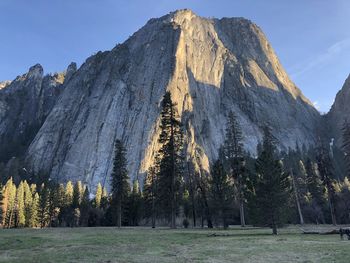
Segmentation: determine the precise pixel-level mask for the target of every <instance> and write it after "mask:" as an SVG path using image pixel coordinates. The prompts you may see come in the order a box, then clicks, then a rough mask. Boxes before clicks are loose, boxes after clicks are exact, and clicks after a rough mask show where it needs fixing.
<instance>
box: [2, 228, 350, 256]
mask: <svg viewBox="0 0 350 263" xmlns="http://www.w3.org/2000/svg"><path fill="white" fill-rule="evenodd" d="M349 248H350V241H347V240H346V241H341V240H340V237H339V236H338V235H304V234H301V233H300V230H299V229H298V228H296V227H288V228H284V229H281V230H280V234H279V235H278V236H272V235H271V230H270V229H253V228H245V229H242V228H233V229H229V230H217V229H214V230H207V229H203V230H202V229H186V230H185V229H177V230H170V229H150V228H141V227H139V228H122V229H117V228H104V227H99V228H52V229H2V230H0V262H26V263H30V262H33V263H34V262H35V263H40V262H45V263H46V262H60V263H64V262H86V263H88V262H152V263H153V262H162V263H163V262H164V263H165V262H327V263H328V262H349V258H350V249H349Z"/></svg>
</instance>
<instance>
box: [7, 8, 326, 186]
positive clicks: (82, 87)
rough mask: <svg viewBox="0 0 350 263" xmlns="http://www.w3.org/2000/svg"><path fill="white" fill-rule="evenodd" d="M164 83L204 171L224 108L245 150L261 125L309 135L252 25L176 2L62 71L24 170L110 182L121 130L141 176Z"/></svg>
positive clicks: (306, 120)
mask: <svg viewBox="0 0 350 263" xmlns="http://www.w3.org/2000/svg"><path fill="white" fill-rule="evenodd" d="M39 75H40V74H39ZM67 75H68V73H67ZM11 85H12V84H11ZM34 87H35V85H34V86H33V89H35V88H34ZM166 90H169V91H171V93H172V98H173V100H174V102H175V103H176V105H177V106H176V107H177V110H178V113H179V116H181V118H182V121H183V124H184V130H185V140H186V151H187V153H188V154H187V158H188V159H191V160H192V161H193V162H194V163H195V165H196V167H197V168H198V169H201V170H203V171H208V170H209V163H210V161H211V160H213V158H215V157H216V156H217V150H218V147H219V146H220V144H221V143H222V142H223V137H224V129H225V123H226V116H227V114H228V112H229V111H230V110H232V111H234V112H235V113H236V115H237V116H238V118H239V120H240V123H241V125H242V128H243V131H244V134H245V147H246V149H247V150H249V151H251V152H254V151H255V147H256V144H257V143H258V141H259V140H260V139H261V126H262V125H264V124H266V123H270V125H271V126H272V129H273V133H274V135H275V136H276V138H277V139H278V141H279V146H280V148H281V149H287V148H288V147H295V145H296V143H299V144H300V145H301V144H306V145H308V144H311V143H314V141H315V136H314V131H315V129H317V127H318V125H319V122H320V114H319V113H318V112H317V110H316V109H315V108H314V107H313V106H312V105H311V103H310V102H309V101H308V100H307V99H306V98H305V97H304V96H303V95H302V93H301V92H300V90H299V89H298V88H297V87H296V86H295V85H294V84H293V83H292V82H291V80H290V79H289V77H288V76H287V74H286V72H285V71H284V69H283V67H282V66H281V64H280V63H279V61H278V59H277V56H276V55H275V53H274V51H273V49H272V47H271V46H270V44H269V43H268V41H267V40H266V37H265V36H264V34H263V33H262V31H261V30H260V29H259V28H258V27H257V26H256V25H255V24H254V23H252V22H250V21H248V20H246V19H243V18H223V19H207V18H202V17H199V16H197V15H195V14H194V13H193V12H192V11H190V10H180V11H176V12H173V13H170V14H169V15H166V16H163V17H161V18H158V19H151V20H150V21H149V22H148V23H147V24H146V25H145V26H144V27H143V28H141V29H140V30H139V31H137V32H136V33H135V34H134V35H133V36H131V37H130V38H129V39H128V40H127V41H126V42H124V43H123V44H121V45H117V46H116V47H115V48H114V49H112V50H111V51H107V52H99V53H97V54H96V55H94V56H92V57H90V58H88V59H87V60H86V62H85V63H84V64H83V65H82V66H81V67H80V68H79V69H78V70H77V71H76V72H74V74H72V75H70V76H69V80H67V81H66V82H65V84H64V90H63V92H62V94H61V96H60V98H59V100H58V101H57V103H56V104H55V106H54V107H53V109H52V110H51V112H50V113H49V115H48V117H47V118H46V120H45V122H44V123H43V125H42V127H41V129H40V130H39V132H38V133H37V135H36V137H35V139H34V140H33V142H32V143H31V145H30V147H29V149H28V152H27V160H28V162H29V163H30V165H31V168H32V169H33V170H34V171H39V170H44V171H47V172H49V173H50V175H51V177H52V178H55V179H57V180H59V181H66V180H82V181H84V182H85V183H87V184H89V185H90V186H95V185H96V184H97V182H99V181H101V182H103V183H105V184H106V185H108V178H109V175H110V172H111V169H112V159H113V143H114V140H115V139H116V138H119V139H122V140H123V141H124V142H125V144H126V146H127V149H128V153H127V156H128V160H129V167H128V168H129V172H130V175H131V177H132V178H135V177H137V176H139V174H142V173H144V172H145V171H146V170H147V168H148V167H149V166H150V165H151V164H152V162H153V158H154V154H155V152H156V151H157V149H158V147H159V146H158V142H157V139H158V134H159V129H158V122H159V114H160V101H161V99H162V96H163V94H164V93H165V91H166Z"/></svg>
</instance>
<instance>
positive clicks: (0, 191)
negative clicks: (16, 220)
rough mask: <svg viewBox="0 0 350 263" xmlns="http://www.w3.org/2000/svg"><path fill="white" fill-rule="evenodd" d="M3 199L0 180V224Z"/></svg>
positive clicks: (2, 213) (0, 221)
mask: <svg viewBox="0 0 350 263" xmlns="http://www.w3.org/2000/svg"><path fill="white" fill-rule="evenodd" d="M3 199H4V196H3V187H2V184H1V182H0V226H1V225H2V224H3V223H2V222H3V215H4V211H3V205H4V203H3Z"/></svg>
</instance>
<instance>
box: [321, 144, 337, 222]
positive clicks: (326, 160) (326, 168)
mask: <svg viewBox="0 0 350 263" xmlns="http://www.w3.org/2000/svg"><path fill="white" fill-rule="evenodd" d="M316 161H317V169H318V172H319V173H320V178H321V181H322V183H323V185H324V186H325V188H326V190H327V196H328V204H329V210H330V213H331V219H332V224H333V225H336V224H337V222H336V218H335V204H334V202H335V189H334V186H333V177H334V168H333V163H332V160H331V157H330V153H329V151H327V149H326V147H325V146H324V145H323V144H322V143H320V145H319V147H318V149H317V156H316Z"/></svg>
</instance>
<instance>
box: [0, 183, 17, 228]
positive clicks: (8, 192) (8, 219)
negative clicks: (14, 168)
mask: <svg viewBox="0 0 350 263" xmlns="http://www.w3.org/2000/svg"><path fill="white" fill-rule="evenodd" d="M16 190H17V189H16V185H15V184H14V183H13V181H12V177H11V178H10V179H9V180H8V181H7V182H6V185H5V187H4V205H3V208H4V209H3V211H4V223H3V225H4V227H6V228H11V227H13V226H14V218H15V205H16Z"/></svg>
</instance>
